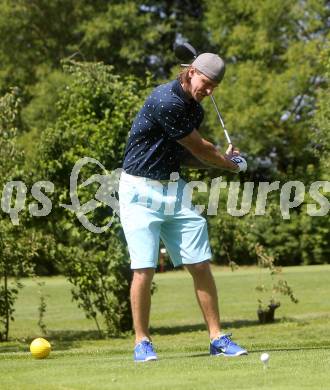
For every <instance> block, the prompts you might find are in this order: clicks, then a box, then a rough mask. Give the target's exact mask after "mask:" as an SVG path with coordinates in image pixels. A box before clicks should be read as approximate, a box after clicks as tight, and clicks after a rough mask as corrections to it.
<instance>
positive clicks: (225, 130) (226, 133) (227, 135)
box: [210, 95, 231, 145]
mask: <svg viewBox="0 0 330 390" xmlns="http://www.w3.org/2000/svg"><path fill="white" fill-rule="evenodd" d="M210 98H211V100H212V103H213V105H214V108H215V111H216V112H217V114H218V118H219V120H220V123H221V126H222V128H223V131H224V133H225V137H226V139H227V142H228V144H229V145H231V140H230V137H229V134H228V132H227V129H226V127H225V124H224V122H223V119H222V116H221V114H220V111H219V109H218V106H217V103H216V102H215V100H214V97H213V96H212V95H210Z"/></svg>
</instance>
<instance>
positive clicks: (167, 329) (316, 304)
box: [0, 266, 330, 390]
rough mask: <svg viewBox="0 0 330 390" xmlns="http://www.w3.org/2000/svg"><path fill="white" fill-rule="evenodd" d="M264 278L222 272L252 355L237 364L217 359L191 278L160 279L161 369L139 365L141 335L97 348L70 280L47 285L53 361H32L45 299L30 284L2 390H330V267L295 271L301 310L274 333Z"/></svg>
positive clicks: (225, 302) (233, 323) (227, 324)
mask: <svg viewBox="0 0 330 390" xmlns="http://www.w3.org/2000/svg"><path fill="white" fill-rule="evenodd" d="M258 274H259V273H258V271H257V270H256V269H254V268H253V269H240V270H238V271H235V272H234V273H232V272H231V271H230V270H228V269H223V268H215V277H216V281H217V285H218V288H219V294H220V302H221V312H222V321H223V327H224V329H225V330H228V331H229V332H232V333H233V338H234V340H237V341H239V343H240V344H241V345H242V346H244V347H246V348H247V349H248V350H249V352H250V354H249V356H246V357H241V358H238V359H236V358H235V359H224V358H221V357H219V358H217V357H216V358H214V357H212V358H211V357H209V356H208V336H207V333H206V331H205V327H204V325H203V321H202V317H201V314H200V312H199V308H198V306H197V304H196V302H195V297H194V293H193V288H192V282H191V279H190V277H189V275H188V274H187V273H186V272H183V271H178V272H169V273H165V274H157V275H156V282H157V285H158V291H157V292H156V293H155V295H154V297H153V309H152V318H151V324H152V328H153V334H154V337H153V341H154V344H155V345H156V347H157V352H158V355H159V361H157V362H151V363H147V364H136V363H134V362H133V361H132V345H133V337H132V335H127V336H126V337H123V338H117V339H108V340H99V339H98V334H97V332H96V331H95V326H94V324H93V322H91V321H89V320H86V319H85V318H84V315H83V313H82V312H81V311H80V310H78V309H77V308H76V306H75V304H74V303H72V302H71V297H70V286H69V285H68V284H67V282H66V281H65V279H64V278H62V277H58V278H45V279H44V280H45V282H46V286H45V289H44V290H45V293H46V294H47V297H46V298H47V312H46V316H45V322H46V325H47V327H48V330H49V334H48V336H47V338H48V340H49V341H50V342H51V344H52V346H53V351H52V353H51V355H50V357H49V358H48V359H45V360H35V359H33V358H32V357H31V355H30V354H29V352H28V346H29V342H30V341H31V339H32V338H34V337H37V336H40V333H39V330H38V326H37V321H38V313H37V307H38V291H37V287H36V285H35V283H34V282H33V281H31V280H27V281H24V284H25V288H24V289H23V290H22V291H21V295H20V299H19V301H18V303H17V306H16V308H17V312H16V321H15V322H14V323H13V324H12V328H11V338H12V341H11V342H8V343H1V344H0V389H1V390H2V389H15V390H16V389H17V390H20V389H27V390H35V389H43V390H48V389H49V390H50V389H77V390H78V389H79V390H80V389H95V390H101V389H128V390H130V389H144V390H145V389H171V390H172V389H201V390H204V389H320V390H321V389H322V390H323V389H330V266H310V267H296V268H286V269H285V270H284V276H285V277H286V279H287V280H288V282H289V283H290V284H291V286H292V287H293V289H294V292H295V294H296V295H297V297H298V298H299V301H300V302H299V304H298V305H294V304H292V303H290V302H289V300H288V299H287V298H282V299H281V302H282V306H281V307H280V308H279V309H278V311H277V313H276V317H277V321H276V322H275V323H274V324H271V325H259V324H258V323H257V321H256V308H257V304H256V300H257V295H256V292H255V286H256V284H257V283H258ZM14 339H15V340H14ZM263 351H267V352H269V353H270V362H269V368H268V369H267V370H264V369H263V366H262V363H261V362H260V360H259V359H260V354H261V353H262V352H263Z"/></svg>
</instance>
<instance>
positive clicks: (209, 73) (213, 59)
mask: <svg viewBox="0 0 330 390" xmlns="http://www.w3.org/2000/svg"><path fill="white" fill-rule="evenodd" d="M191 65H192V66H193V67H194V68H196V69H197V70H199V71H200V72H201V73H203V74H204V75H205V76H206V77H208V78H209V79H211V80H212V81H215V82H216V83H220V81H221V80H222V79H223V76H224V75H225V70H226V67H225V62H224V60H223V59H222V58H220V57H219V56H218V55H217V54H213V53H203V54H200V55H199V56H198V57H196V59H195V60H194V61H193V63H192V64H191Z"/></svg>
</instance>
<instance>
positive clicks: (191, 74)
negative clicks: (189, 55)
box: [188, 68, 196, 78]
mask: <svg viewBox="0 0 330 390" xmlns="http://www.w3.org/2000/svg"><path fill="white" fill-rule="evenodd" d="M195 73H196V69H195V68H190V69H189V72H188V75H189V77H190V78H192V77H193V75H194V74H195Z"/></svg>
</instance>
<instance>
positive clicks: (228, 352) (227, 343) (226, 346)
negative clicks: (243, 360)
mask: <svg viewBox="0 0 330 390" xmlns="http://www.w3.org/2000/svg"><path fill="white" fill-rule="evenodd" d="M230 336H231V333H230V334H225V335H223V336H221V337H218V338H217V339H213V340H212V341H211V343H210V355H213V356H219V355H223V356H241V355H247V354H248V352H247V351H246V350H245V349H243V348H241V347H240V346H239V345H237V344H235V343H234V342H233V341H232V340H231V338H230Z"/></svg>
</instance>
